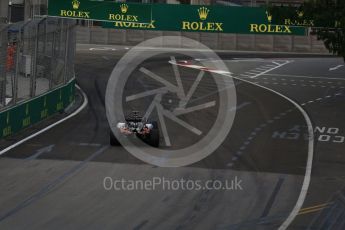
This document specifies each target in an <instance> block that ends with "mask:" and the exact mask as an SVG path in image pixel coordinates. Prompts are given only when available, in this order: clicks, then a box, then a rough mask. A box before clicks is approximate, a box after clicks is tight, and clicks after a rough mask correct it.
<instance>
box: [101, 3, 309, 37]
mask: <svg viewBox="0 0 345 230" xmlns="http://www.w3.org/2000/svg"><path fill="white" fill-rule="evenodd" d="M103 27H104V28H118V29H147V30H166V31H187V32H216V33H239V34H276V35H306V30H305V28H304V27H300V26H289V25H277V24H275V23H274V20H273V17H272V15H271V14H270V13H268V12H267V11H266V9H265V8H258V7H225V6H207V7H206V6H197V5H163V4H153V5H152V21H151V23H150V26H148V27H146V28H145V27H143V26H142V27H140V26H139V25H137V24H135V23H126V22H104V23H103Z"/></svg>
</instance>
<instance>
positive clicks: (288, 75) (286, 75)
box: [263, 73, 345, 81]
mask: <svg viewBox="0 0 345 230" xmlns="http://www.w3.org/2000/svg"><path fill="white" fill-rule="evenodd" d="M263 75H265V76H275V77H293V78H310V79H313V78H315V79H324V80H341V81H345V78H336V77H313V76H300V75H290V74H269V73H265V74H263Z"/></svg>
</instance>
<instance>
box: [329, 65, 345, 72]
mask: <svg viewBox="0 0 345 230" xmlns="http://www.w3.org/2000/svg"><path fill="white" fill-rule="evenodd" d="M343 66H344V65H337V66H335V67H332V68H329V69H328V71H334V70H337V69H339V68H341V67H343Z"/></svg>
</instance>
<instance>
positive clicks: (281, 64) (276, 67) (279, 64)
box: [250, 61, 291, 78]
mask: <svg viewBox="0 0 345 230" xmlns="http://www.w3.org/2000/svg"><path fill="white" fill-rule="evenodd" d="M290 62H291V61H285V62H283V63H278V62H273V63H274V64H277V65H276V66H275V67H273V68H270V69H268V70H265V71H263V72H260V73H259V74H256V75H254V76H251V77H250V78H256V77H259V76H261V75H264V74H266V73H268V72H271V71H272V70H275V69H278V68H280V67H282V66H283V65H286V64H288V63H290ZM251 71H253V70H251Z"/></svg>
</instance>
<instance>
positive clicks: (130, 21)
mask: <svg viewBox="0 0 345 230" xmlns="http://www.w3.org/2000/svg"><path fill="white" fill-rule="evenodd" d="M128 10H129V6H128V5H127V4H121V5H120V12H119V13H114V14H109V17H108V19H109V20H111V21H115V22H114V25H115V27H121V28H140V29H154V28H155V26H154V23H155V21H154V20H151V22H150V23H143V22H140V19H139V16H138V15H131V14H127V12H128Z"/></svg>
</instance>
